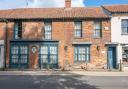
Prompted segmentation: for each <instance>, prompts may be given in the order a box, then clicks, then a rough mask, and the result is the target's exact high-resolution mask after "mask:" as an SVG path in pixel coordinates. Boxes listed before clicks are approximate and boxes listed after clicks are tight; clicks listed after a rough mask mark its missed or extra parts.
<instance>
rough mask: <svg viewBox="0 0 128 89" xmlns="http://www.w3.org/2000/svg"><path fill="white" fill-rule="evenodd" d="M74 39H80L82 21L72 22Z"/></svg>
mask: <svg viewBox="0 0 128 89" xmlns="http://www.w3.org/2000/svg"><path fill="white" fill-rule="evenodd" d="M74 37H75V38H82V21H75V22H74Z"/></svg>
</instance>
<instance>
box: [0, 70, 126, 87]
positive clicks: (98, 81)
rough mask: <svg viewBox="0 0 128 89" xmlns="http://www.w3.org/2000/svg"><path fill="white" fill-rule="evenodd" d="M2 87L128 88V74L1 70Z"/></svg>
mask: <svg viewBox="0 0 128 89" xmlns="http://www.w3.org/2000/svg"><path fill="white" fill-rule="evenodd" d="M85 73H86V72H85ZM92 73H93V72H92ZM0 89H128V76H110V75H109V76H107V75H106V76H95V75H93V76H91V75H80V74H76V73H71V72H70V73H69V72H38V71H37V72H13V71H12V72H4V73H3V72H0Z"/></svg>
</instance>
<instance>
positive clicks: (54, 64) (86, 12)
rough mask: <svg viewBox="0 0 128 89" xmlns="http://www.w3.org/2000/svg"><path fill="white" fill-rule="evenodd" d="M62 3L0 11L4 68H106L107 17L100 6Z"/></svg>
mask: <svg viewBox="0 0 128 89" xmlns="http://www.w3.org/2000/svg"><path fill="white" fill-rule="evenodd" d="M65 4H66V5H65V7H64V8H22V9H11V10H1V11H0V19H1V20H0V21H1V22H0V44H2V43H3V45H4V46H5V49H4V50H3V52H5V60H4V63H5V66H6V68H21V69H22V68H23V69H43V68H62V69H63V68H65V67H67V66H70V67H71V68H84V67H88V68H107V46H106V44H107V43H109V42H111V28H110V27H111V23H110V17H109V16H108V15H107V14H105V13H104V12H103V10H102V7H71V0H66V3H65ZM1 42H2V43H1Z"/></svg>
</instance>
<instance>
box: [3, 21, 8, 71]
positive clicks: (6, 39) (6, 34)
mask: <svg viewBox="0 0 128 89" xmlns="http://www.w3.org/2000/svg"><path fill="white" fill-rule="evenodd" d="M7 46H8V21H7V20H6V27H5V54H4V55H5V69H6V68H7V65H6V59H7V54H6V52H7Z"/></svg>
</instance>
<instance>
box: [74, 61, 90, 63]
mask: <svg viewBox="0 0 128 89" xmlns="http://www.w3.org/2000/svg"><path fill="white" fill-rule="evenodd" d="M83 62H84V63H89V62H86V61H74V63H75V64H79V63H83Z"/></svg>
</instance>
